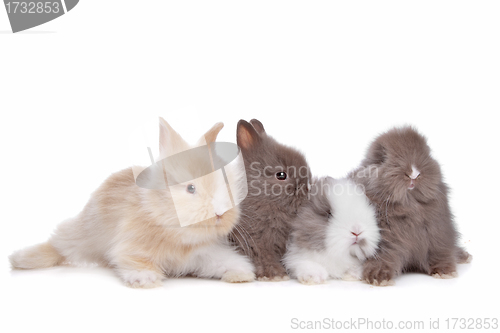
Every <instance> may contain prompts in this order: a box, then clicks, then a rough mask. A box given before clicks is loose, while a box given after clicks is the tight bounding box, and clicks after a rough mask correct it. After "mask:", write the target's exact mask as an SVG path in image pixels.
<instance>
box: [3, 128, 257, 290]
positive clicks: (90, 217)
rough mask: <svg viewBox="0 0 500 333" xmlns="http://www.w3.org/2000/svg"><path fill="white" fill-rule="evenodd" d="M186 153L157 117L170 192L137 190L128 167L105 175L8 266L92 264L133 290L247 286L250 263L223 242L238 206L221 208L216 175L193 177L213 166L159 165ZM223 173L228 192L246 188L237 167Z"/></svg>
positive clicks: (191, 161) (190, 162) (207, 140)
mask: <svg viewBox="0 0 500 333" xmlns="http://www.w3.org/2000/svg"><path fill="white" fill-rule="evenodd" d="M223 126H224V125H223V124H222V123H217V124H215V125H214V126H213V127H212V128H211V129H210V130H209V131H208V132H207V133H206V134H204V135H203V137H202V138H201V139H200V141H199V142H198V146H204V145H205V144H208V145H210V144H211V143H213V142H214V141H215V140H216V137H217V134H218V133H219V131H220V130H221V129H222V127H223ZM191 148H192V147H191V146H190V145H189V144H187V143H186V142H185V141H184V140H183V139H182V137H181V136H180V135H179V134H178V133H177V132H175V131H174V129H173V128H172V127H170V125H169V124H168V123H167V122H166V121H165V120H164V119H163V118H160V157H161V158H163V159H162V160H160V162H158V163H156V164H154V165H153V166H154V167H157V168H159V169H158V170H157V171H159V174H160V175H161V177H160V178H161V179H163V180H164V181H165V178H163V177H164V176H165V177H166V181H167V182H168V184H169V185H170V186H168V187H167V186H164V188H151V189H148V188H145V187H140V186H138V185H137V184H138V183H137V184H136V179H134V174H133V171H132V168H128V169H125V170H122V171H119V172H117V173H114V174H112V175H111V176H110V177H109V178H108V179H107V180H105V181H104V183H103V184H102V185H101V186H100V187H99V188H98V189H97V190H96V191H95V192H94V193H93V194H92V196H91V198H90V200H89V201H88V203H87V204H86V206H85V207H84V209H83V210H82V211H81V212H80V213H79V214H78V215H77V216H76V217H74V218H71V219H69V220H67V221H65V222H63V223H61V224H60V225H59V226H58V227H57V229H56V230H55V233H54V234H53V235H52V237H50V239H49V240H48V241H47V242H45V243H41V244H39V245H35V246H32V247H28V248H25V249H22V250H19V251H16V252H14V253H13V254H12V255H11V256H10V257H9V259H10V263H11V265H12V267H13V268H17V269H34V268H44V267H51V266H56V265H61V264H75V265H79V264H87V263H97V264H99V265H102V266H106V267H110V268H112V269H113V270H114V271H115V272H116V274H117V275H118V276H119V277H120V278H121V280H122V281H123V282H124V284H125V285H127V286H129V287H137V288H153V287H158V286H161V285H162V283H163V280H164V279H165V278H166V277H176V276H183V275H188V274H189V275H195V276H198V277H204V278H220V279H222V280H223V281H226V282H250V281H253V280H254V279H255V274H254V267H253V265H252V264H251V262H250V260H249V259H248V258H247V257H245V256H243V255H241V254H239V253H238V252H237V251H236V250H235V249H234V248H233V247H231V246H230V244H229V242H228V241H227V235H228V234H229V233H230V232H231V231H232V229H233V228H234V226H235V225H236V224H237V222H238V221H239V216H240V211H239V207H238V206H234V207H232V208H231V209H229V210H225V209H223V208H224V205H223V204H224V202H223V201H224V195H223V193H224V191H227V185H228V184H227V183H226V182H225V181H224V177H223V175H222V174H221V173H220V172H219V173H218V172H211V173H208V174H206V175H205V176H204V177H199V176H200V174H204V173H206V172H204V170H207V169H208V170H212V169H211V168H212V166H211V162H213V161H210V160H208V159H207V158H205V157H204V156H202V154H188V155H189V158H185V159H183V158H177V159H175V158H174V160H172V161H171V162H170V163H167V162H166V161H167V159H165V158H166V157H168V156H182V155H179V153H182V152H189V150H193V149H191ZM176 154H177V155H176ZM213 159H217V156H214V157H213ZM236 161H237V160H236ZM203 168H204V170H202V169H203ZM200 170H201V171H200ZM225 170H226V176H227V179H228V183H229V185H230V187H231V190H232V191H233V192H234V191H236V192H238V191H241V189H243V188H244V186H246V181H245V177H244V166H243V163H242V162H241V161H240V162H239V163H238V162H236V163H234V164H230V165H228V166H227V167H226V168H225ZM139 177H141V175H139ZM139 177H137V179H139ZM152 181H154V180H152ZM164 185H165V184H164ZM234 194H235V195H236V194H237V193H234ZM226 198H227V197H226ZM181 219H182V221H181ZM182 222H183V223H184V225H185V226H182V227H181V225H180V224H182Z"/></svg>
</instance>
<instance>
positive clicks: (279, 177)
mask: <svg viewBox="0 0 500 333" xmlns="http://www.w3.org/2000/svg"><path fill="white" fill-rule="evenodd" d="M286 177H287V176H286V172H283V171H280V172H277V173H276V179H277V180H285V179H286Z"/></svg>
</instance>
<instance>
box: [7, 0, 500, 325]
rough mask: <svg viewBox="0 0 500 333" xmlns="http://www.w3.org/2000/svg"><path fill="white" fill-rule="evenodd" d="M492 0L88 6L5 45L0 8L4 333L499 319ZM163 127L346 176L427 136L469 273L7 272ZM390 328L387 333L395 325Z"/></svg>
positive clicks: (497, 7) (497, 85)
mask: <svg viewBox="0 0 500 333" xmlns="http://www.w3.org/2000/svg"><path fill="white" fill-rule="evenodd" d="M499 17H500V3H499V2H498V1H469V2H465V1H415V2H403V1H342V2H341V1H246V2H243V1H129V0H106V1H89V0H82V1H81V2H80V3H79V4H78V6H77V7H75V8H74V9H73V10H72V11H71V12H69V13H68V14H67V15H65V16H63V17H61V18H59V19H57V20H54V21H52V22H49V23H47V24H45V25H42V26H39V27H36V28H34V29H32V30H29V31H27V32H24V33H19V34H12V33H11V32H10V31H9V30H10V26H9V22H8V18H7V15H6V13H5V11H4V10H3V9H0V66H1V67H0V68H1V70H0V112H1V120H0V152H1V166H0V168H1V169H0V174H1V176H2V179H1V200H0V203H1V209H0V220H1V233H0V279H1V284H0V285H1V287H0V288H1V289H0V290H1V296H0V302H1V303H0V304H1V306H2V309H1V311H0V318H1V320H0V330H1V331H2V332H31V331H41V330H43V331H46V330H49V329H50V330H51V331H52V332H118V331H120V332H139V331H140V332H148V331H154V332H179V331H184V330H185V331H188V330H194V329H198V330H203V331H215V330H217V331H221V332H224V331H231V332H247V331H248V332H257V329H260V330H259V331H263V332H286V331H292V329H291V320H292V318H298V319H299V320H304V321H305V320H323V318H334V319H335V320H349V319H350V318H358V317H365V318H369V319H370V320H372V321H375V320H382V319H385V320H392V321H393V322H394V323H397V322H398V321H400V320H411V321H414V320H422V321H424V322H425V325H426V327H428V322H429V319H430V318H433V319H436V318H441V322H440V324H441V328H444V327H445V322H444V320H445V319H446V318H448V317H472V318H484V317H495V316H496V317H498V316H499V313H498V304H497V305H494V304H496V302H497V300H498V296H499V288H498V282H497V278H498V233H499V227H498V224H499V222H500V221H499V220H500V219H499V215H498V202H499V199H500V198H499V195H498V189H497V188H498V181H499V180H498V177H497V175H498V172H499V171H498V168H499V158H498V143H499V139H500V137H499V134H498V133H499V132H500V131H499V129H498V126H499V124H498V117H496V116H497V115H498V112H499V111H500V96H499V95H500V94H499V93H500V81H499V80H500V79H499V78H500V61H499V59H500V46H499V40H500V39H499V37H500V20H499ZM158 115H162V116H164V117H165V119H167V120H168V121H169V122H170V123H171V124H172V126H173V127H174V128H175V129H177V130H178V131H179V132H180V133H181V134H182V135H183V136H184V137H186V138H187V139H189V140H190V141H194V140H196V139H197V138H198V137H199V136H200V135H201V134H202V133H204V131H206V130H207V129H208V128H210V127H211V126H212V125H213V124H214V123H215V122H218V121H223V122H224V123H225V128H224V129H223V131H222V132H221V134H220V136H219V140H221V141H230V142H235V133H236V123H237V121H238V120H239V119H241V118H243V119H246V120H250V119H251V118H257V119H259V120H261V121H262V122H263V124H264V125H265V127H266V129H267V132H268V133H269V134H271V135H273V136H275V137H276V138H277V139H278V140H279V141H281V142H283V143H286V144H289V145H292V146H295V147H297V148H299V149H300V150H302V151H303V152H305V153H306V155H307V158H308V161H309V162H310V166H311V168H312V171H313V173H315V174H317V175H323V174H329V175H331V176H334V177H340V176H343V175H345V174H346V173H347V172H348V171H350V170H351V169H352V168H354V167H356V166H357V164H358V163H359V162H360V160H361V159H362V156H363V154H364V152H365V149H366V147H367V145H368V143H369V142H370V141H371V140H372V139H373V138H374V137H375V136H376V135H377V134H379V133H381V132H383V131H385V130H387V129H389V128H390V127H392V126H395V125H402V124H413V125H415V126H417V128H418V129H420V131H421V132H422V133H424V134H425V135H426V136H427V137H428V138H429V143H430V145H431V147H432V149H433V152H434V156H435V157H436V158H437V159H438V161H439V162H440V163H441V164H442V169H443V172H444V175H445V178H446V181H447V182H448V184H449V185H450V186H451V188H452V190H453V192H452V194H451V205H452V208H453V211H454V213H455V215H456V223H457V226H458V228H459V230H460V232H461V233H462V234H463V238H462V241H461V243H462V244H463V245H464V246H465V247H466V248H467V249H468V250H469V251H470V253H472V254H473V255H474V262H473V263H472V264H470V265H461V266H460V267H459V274H460V277H459V278H457V279H454V280H435V279H433V278H431V277H428V276H425V275H421V274H408V275H404V276H401V277H400V278H398V279H397V280H396V285H395V286H393V287H387V288H375V287H371V286H369V285H366V284H363V283H361V282H359V283H358V282H341V281H330V282H329V283H328V284H325V285H321V286H314V287H311V286H303V285H300V284H299V283H298V282H297V281H288V282H280V283H270V282H268V283H265V282H255V283H249V284H241V285H230V284H225V283H223V282H220V281H215V280H198V279H176V280H175V279H171V280H168V281H167V282H166V283H165V285H164V287H162V288H158V289H154V290H134V289H129V288H126V287H124V286H123V285H122V284H121V283H120V281H119V280H118V279H117V278H116V277H115V276H114V275H113V273H112V272H111V271H110V270H106V269H103V268H68V267H64V268H62V267H59V268H54V269H46V270H40V271H11V270H10V267H9V264H8V260H7V256H8V255H9V254H10V253H11V252H12V251H14V250H16V249H19V248H22V247H24V246H27V245H32V244H34V243H37V242H41V241H44V240H45V239H47V238H48V236H49V235H50V233H51V231H52V230H53V229H54V227H55V226H56V225H57V223H59V222H60V221H62V220H63V219H65V218H67V217H71V216H73V215H75V214H77V213H78V212H79V211H80V209H81V208H82V207H83V205H84V204H85V203H86V201H87V199H88V197H89V195H90V194H91V192H92V191H93V190H94V189H95V188H97V187H98V186H99V184H100V183H101V182H102V181H103V180H104V179H105V178H106V177H107V176H108V175H109V174H111V173H112V172H115V171H118V170H120V169H122V168H125V167H127V166H129V165H130V159H129V155H128V143H127V140H128V135H129V132H130V131H131V129H133V128H134V126H136V124H137V123H138V122H139V121H140V119H142V117H144V116H158ZM395 325H396V324H395Z"/></svg>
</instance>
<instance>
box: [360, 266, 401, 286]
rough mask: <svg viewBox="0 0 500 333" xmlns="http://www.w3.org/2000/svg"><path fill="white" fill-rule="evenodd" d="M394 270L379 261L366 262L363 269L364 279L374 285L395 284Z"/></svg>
mask: <svg viewBox="0 0 500 333" xmlns="http://www.w3.org/2000/svg"><path fill="white" fill-rule="evenodd" d="M393 276H394V270H393V269H392V268H391V267H389V266H388V265H385V264H383V263H380V262H378V261H370V262H368V261H367V262H365V265H364V270H363V280H364V281H365V282H366V283H369V284H371V285H374V286H379V287H386V286H393V285H394V280H393V279H392V278H393Z"/></svg>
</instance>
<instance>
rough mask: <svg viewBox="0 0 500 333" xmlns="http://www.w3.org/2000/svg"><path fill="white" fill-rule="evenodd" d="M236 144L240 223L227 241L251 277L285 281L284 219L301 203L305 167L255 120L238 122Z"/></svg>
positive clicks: (287, 230)
mask: <svg viewBox="0 0 500 333" xmlns="http://www.w3.org/2000/svg"><path fill="white" fill-rule="evenodd" d="M237 142H238V146H239V147H240V148H241V150H242V153H243V159H244V162H245V169H246V174H247V183H248V195H247V197H246V198H245V200H243V202H242V203H241V204H240V208H241V219H240V223H239V224H238V225H237V226H236V228H235V230H234V234H233V235H232V236H231V237H230V239H231V240H232V241H233V242H235V243H236V244H237V245H238V248H239V250H240V252H242V253H244V254H246V255H248V256H249V257H250V259H251V260H252V261H253V263H254V265H255V268H256V276H257V279H259V280H264V281H266V280H270V281H279V280H282V279H288V276H287V274H286V270H285V268H284V267H283V265H282V264H281V259H282V257H283V255H284V254H285V251H286V242H287V239H288V237H289V233H290V221H291V220H292V219H293V218H294V217H295V216H296V214H297V210H298V208H299V207H300V206H301V204H302V203H303V202H304V201H306V200H307V194H308V189H307V186H308V181H309V179H310V170H309V167H308V164H307V162H306V159H305V158H304V156H303V155H302V154H301V153H300V152H298V151H297V150H295V149H293V148H290V147H287V146H284V145H282V144H280V143H278V142H276V140H274V139H273V138H272V137H270V136H268V135H267V134H266V131H265V130H264V126H263V125H262V123H261V122H259V121H258V120H256V119H252V120H251V121H250V123H248V122H246V121H244V120H240V121H239V122H238V128H237ZM252 163H258V164H252ZM266 166H267V167H268V168H267V169H265V167H266ZM294 168H295V172H294ZM300 168H302V169H300ZM287 170H288V172H287ZM299 170H300V171H301V172H299ZM279 171H285V172H287V175H288V178H287V179H286V180H283V181H280V180H278V179H276V178H275V175H276V172H279ZM272 189H274V193H273V192H271V191H272ZM279 189H281V194H280V190H279ZM266 193H267V194H266Z"/></svg>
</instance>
